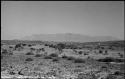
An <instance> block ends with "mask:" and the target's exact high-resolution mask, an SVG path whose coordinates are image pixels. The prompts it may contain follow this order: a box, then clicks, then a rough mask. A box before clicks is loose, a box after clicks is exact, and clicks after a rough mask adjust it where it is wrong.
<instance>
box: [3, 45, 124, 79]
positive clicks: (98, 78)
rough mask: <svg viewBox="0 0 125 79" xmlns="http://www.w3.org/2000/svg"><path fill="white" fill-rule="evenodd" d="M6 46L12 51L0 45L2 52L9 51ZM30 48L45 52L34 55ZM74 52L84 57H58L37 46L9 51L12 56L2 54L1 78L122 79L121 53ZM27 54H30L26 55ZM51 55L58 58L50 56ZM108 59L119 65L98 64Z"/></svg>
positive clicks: (71, 54)
mask: <svg viewBox="0 0 125 79" xmlns="http://www.w3.org/2000/svg"><path fill="white" fill-rule="evenodd" d="M9 46H12V47H14V45H2V46H1V49H7V50H10V48H9ZM31 48H35V49H39V48H44V49H45V50H44V51H40V52H38V53H37V51H36V50H34V51H31ZM75 50H76V51H77V52H79V51H82V52H83V53H82V54H78V53H75V52H74V51H73V49H63V51H62V53H61V54H58V53H59V51H58V50H57V49H54V48H51V47H48V46H45V45H39V44H36V45H34V46H31V47H28V46H23V48H21V49H20V50H15V49H11V51H12V54H3V53H2V54H1V55H2V58H1V78H3V79H4V78H14V79H15V78H39V79H40V78H41V79H124V76H125V73H124V51H123V50H118V51H117V50H108V53H107V54H102V53H101V54H100V53H98V49H92V50H91V51H88V49H75ZM87 51H88V53H87V54H85V53H86V52H87ZM1 52H2V51H1ZM28 52H30V53H31V52H32V54H31V55H27V53H28ZM46 52H47V54H45V53H46ZM53 53H54V54H56V55H57V56H50V55H51V54H53ZM119 53H120V55H121V54H122V55H123V57H121V56H120V55H119ZM37 54H39V55H37ZM36 55H37V56H36ZM107 57H109V58H110V57H111V58H115V59H120V61H118V62H117V61H110V62H108V61H106V62H105V61H104V62H103V61H101V60H99V59H104V58H107ZM121 60H123V61H121Z"/></svg>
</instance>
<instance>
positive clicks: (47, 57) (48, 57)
mask: <svg viewBox="0 0 125 79" xmlns="http://www.w3.org/2000/svg"><path fill="white" fill-rule="evenodd" d="M44 59H52V57H50V56H45V57H44Z"/></svg>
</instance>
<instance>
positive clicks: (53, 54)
mask: <svg viewBox="0 0 125 79" xmlns="http://www.w3.org/2000/svg"><path fill="white" fill-rule="evenodd" d="M49 56H50V57H58V54H56V53H52V54H50V55H49Z"/></svg>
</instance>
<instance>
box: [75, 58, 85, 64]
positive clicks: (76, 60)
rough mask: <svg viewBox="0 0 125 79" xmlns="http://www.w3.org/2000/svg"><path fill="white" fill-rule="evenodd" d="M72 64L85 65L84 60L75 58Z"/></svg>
mask: <svg viewBox="0 0 125 79" xmlns="http://www.w3.org/2000/svg"><path fill="white" fill-rule="evenodd" d="M74 63H85V60H83V59H80V58H77V59H75V60H74Z"/></svg>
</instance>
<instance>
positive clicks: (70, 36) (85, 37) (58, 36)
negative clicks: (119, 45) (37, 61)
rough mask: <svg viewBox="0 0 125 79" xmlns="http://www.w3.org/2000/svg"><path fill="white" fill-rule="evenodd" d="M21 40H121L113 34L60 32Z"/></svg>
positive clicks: (36, 35)
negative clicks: (93, 34) (96, 34)
mask: <svg viewBox="0 0 125 79" xmlns="http://www.w3.org/2000/svg"><path fill="white" fill-rule="evenodd" d="M20 40H42V41H56V42H63V41H68V42H69V41H73V42H96V41H113V40H119V39H118V38H115V37H112V36H88V35H82V34H73V33H60V34H35V35H32V36H26V37H23V38H21V39H20Z"/></svg>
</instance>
